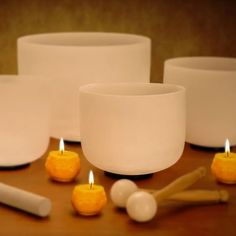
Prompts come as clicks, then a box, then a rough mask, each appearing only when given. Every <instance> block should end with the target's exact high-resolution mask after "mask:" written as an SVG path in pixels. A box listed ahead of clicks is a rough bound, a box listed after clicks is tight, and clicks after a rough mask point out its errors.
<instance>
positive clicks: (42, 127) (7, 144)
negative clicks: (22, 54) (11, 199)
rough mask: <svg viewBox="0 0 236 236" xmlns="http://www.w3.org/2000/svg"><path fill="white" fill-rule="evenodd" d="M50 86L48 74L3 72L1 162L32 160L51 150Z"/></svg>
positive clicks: (0, 85)
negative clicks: (33, 75)
mask: <svg viewBox="0 0 236 236" xmlns="http://www.w3.org/2000/svg"><path fill="white" fill-rule="evenodd" d="M49 122H50V88H49V85H48V81H47V80H46V79H44V78H40V77H37V78H33V77H29V76H17V75H0V166H1V167H10V166H18V165H23V164H27V163H30V162H32V161H34V160H36V159H38V158H40V157H41V156H42V155H43V154H44V152H45V151H46V150H47V147H48V143H49V133H50V125H49Z"/></svg>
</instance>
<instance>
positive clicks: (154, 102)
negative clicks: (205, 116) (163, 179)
mask: <svg viewBox="0 0 236 236" xmlns="http://www.w3.org/2000/svg"><path fill="white" fill-rule="evenodd" d="M80 124H81V144H82V149H83V152H84V154H85V157H86V158H87V159H88V161H89V162H91V163H92V164H93V165H94V166H96V167H98V168H100V169H102V170H105V171H108V172H111V173H115V174H123V175H142V174H149V173H154V172H156V171H160V170H162V169H165V168H167V167H169V166H171V165H173V164H174V163H175V162H176V161H177V160H178V159H179V158H180V156H181V154H182V152H183V148H184V141H185V89H184V88H183V87H180V86H176V85H167V84H154V83H153V84H152V83H136V84H134V83H133V84H132V83H117V84H90V85H85V86H82V87H81V88H80Z"/></svg>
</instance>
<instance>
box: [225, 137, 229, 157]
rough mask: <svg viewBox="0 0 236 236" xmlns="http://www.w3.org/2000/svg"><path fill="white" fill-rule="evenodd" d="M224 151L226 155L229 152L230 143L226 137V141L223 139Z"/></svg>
mask: <svg viewBox="0 0 236 236" xmlns="http://www.w3.org/2000/svg"><path fill="white" fill-rule="evenodd" d="M225 152H226V155H227V157H228V156H229V153H230V144H229V140H228V139H226V141H225Z"/></svg>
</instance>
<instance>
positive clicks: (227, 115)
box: [164, 57, 236, 147]
mask: <svg viewBox="0 0 236 236" xmlns="http://www.w3.org/2000/svg"><path fill="white" fill-rule="evenodd" d="M164 82H165V83H172V84H178V85H182V86H184V87H185V88H186V89H187V130H186V141H187V142H189V143H192V144H195V145H199V146H206V147H223V146H224V144H225V140H226V138H228V139H229V140H230V143H231V144H232V145H236V109H235V106H236V59H233V58H220V57H218V58H217V57H186V58H185V57H184V58H173V59H169V60H167V61H166V62H165V68H164Z"/></svg>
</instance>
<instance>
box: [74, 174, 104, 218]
mask: <svg viewBox="0 0 236 236" xmlns="http://www.w3.org/2000/svg"><path fill="white" fill-rule="evenodd" d="M90 176H92V177H90V181H89V184H83V185H77V186H76V187H75V188H74V190H73V193H72V199H71V201H72V206H73V207H74V209H75V210H76V211H77V212H78V213H79V214H81V215H86V216H90V215H97V214H99V213H100V212H101V210H102V209H103V207H104V206H105V205H106V202H107V197H106V193H105V190H104V188H103V186H101V185H95V184H93V182H92V181H91V178H92V179H93V174H92V172H90Z"/></svg>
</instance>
